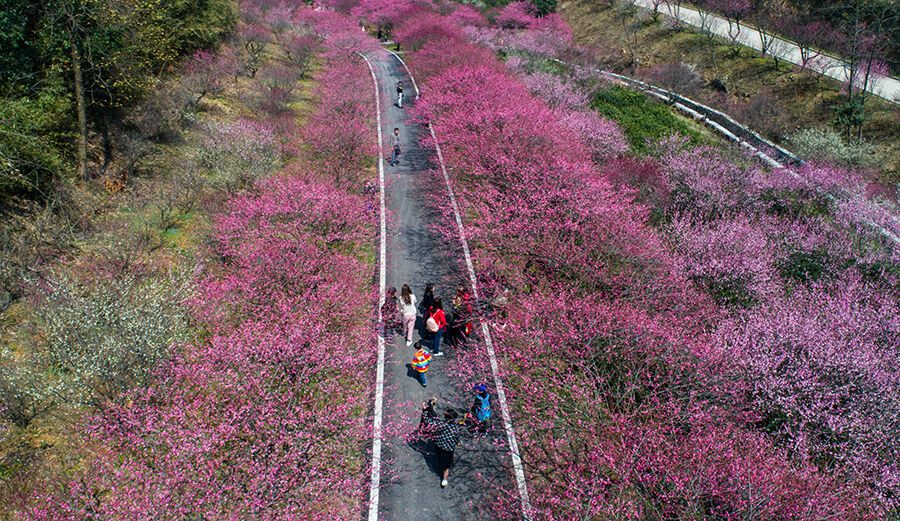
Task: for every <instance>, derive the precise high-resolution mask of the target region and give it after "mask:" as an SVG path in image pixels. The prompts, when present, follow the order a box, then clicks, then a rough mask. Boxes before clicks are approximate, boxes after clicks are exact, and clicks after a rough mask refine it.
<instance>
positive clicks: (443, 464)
mask: <svg viewBox="0 0 900 521" xmlns="http://www.w3.org/2000/svg"><path fill="white" fill-rule="evenodd" d="M468 417H469V414H468V413H466V415H465V416H463V418H462V420H460V419H459V414H458V413H457V412H456V410H455V409H452V408H448V409H447V411H446V412H445V413H444V419H443V420H442V419H439V418H438V415H437V413H436V412H435V411H434V399H433V398H432V399H431V400H429V401H428V402H425V403H423V404H422V420H423V422H424V423H425V425H426V426H428V427H429V429H431V430H432V431H433V438H434V445H435V447H436V448H437V462H438V472H440V473H441V488H444V487H446V486H447V478H448V477H449V476H450V467H452V466H453V453H454V451H455V450H456V446H457V445H459V435H460V433H461V432H462V429H463V423H465V420H466V419H467V418H468Z"/></svg>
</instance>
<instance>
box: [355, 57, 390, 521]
mask: <svg viewBox="0 0 900 521" xmlns="http://www.w3.org/2000/svg"><path fill="white" fill-rule="evenodd" d="M357 54H359V56H360V57H361V58H362V59H363V60H365V61H366V65H368V67H369V73H370V74H371V75H372V83H373V84H374V85H375V120H376V123H377V125H378V127H377V128H378V188H379V189H378V200H379V207H380V219H379V220H380V222H379V234H380V236H381V238H380V240H379V245H378V300H377V302H376V304H375V306H376V307H377V308H378V327H379V331H378V363H377V366H376V370H375V410H374V419H373V421H372V475H371V477H370V479H369V481H370V483H369V521H378V499H379V497H378V496H379V493H380V491H381V434H382V422H383V414H384V332H383V331H381V321H382V318H383V317H382V316H381V299H382V298H383V296H384V286H385V282H386V279H387V274H386V273H385V269H386V264H385V250H386V249H387V247H386V246H387V238H386V237H385V234H386V232H387V223H386V219H385V215H384V147H383V146H382V141H381V140H382V137H381V98H379V92H378V78H376V77H375V69H373V68H372V63H371V62H370V61H369V59H368V58H366V56H365V55H363V54H362V53H359V52H358V53H357Z"/></svg>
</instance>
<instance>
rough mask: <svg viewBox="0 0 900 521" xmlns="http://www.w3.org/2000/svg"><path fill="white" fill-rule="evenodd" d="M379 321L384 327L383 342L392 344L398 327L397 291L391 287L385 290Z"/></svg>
mask: <svg viewBox="0 0 900 521" xmlns="http://www.w3.org/2000/svg"><path fill="white" fill-rule="evenodd" d="M381 321H382V323H383V327H384V337H385V341H386V342H388V343H391V344H393V343H394V332H395V331H397V329H399V327H400V321H399V320H398V319H397V290H396V288H394V287H393V286H391V287H389V288H388V289H387V294H385V296H384V304H382V305H381Z"/></svg>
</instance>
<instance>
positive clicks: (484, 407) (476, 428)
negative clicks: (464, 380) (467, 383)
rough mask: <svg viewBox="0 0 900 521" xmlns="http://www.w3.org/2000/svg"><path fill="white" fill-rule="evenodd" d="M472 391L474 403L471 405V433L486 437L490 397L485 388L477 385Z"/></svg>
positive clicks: (489, 417) (489, 414) (489, 415)
mask: <svg viewBox="0 0 900 521" xmlns="http://www.w3.org/2000/svg"><path fill="white" fill-rule="evenodd" d="M473 390H474V391H475V401H474V402H473V403H472V421H473V426H472V427H473V428H472V433H473V434H475V433H478V434H481V435H482V436H487V430H488V426H489V425H488V424H489V423H490V420H491V395H490V394H488V392H487V386H486V385H484V384H477V385H476V386H475V387H474V388H473Z"/></svg>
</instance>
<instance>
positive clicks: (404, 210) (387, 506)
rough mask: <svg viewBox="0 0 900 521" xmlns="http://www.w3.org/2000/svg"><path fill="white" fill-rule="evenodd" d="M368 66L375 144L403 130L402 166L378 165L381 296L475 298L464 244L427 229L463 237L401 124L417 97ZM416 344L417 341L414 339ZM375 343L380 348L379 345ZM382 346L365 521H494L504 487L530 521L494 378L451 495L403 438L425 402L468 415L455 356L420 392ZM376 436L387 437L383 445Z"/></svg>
mask: <svg viewBox="0 0 900 521" xmlns="http://www.w3.org/2000/svg"><path fill="white" fill-rule="evenodd" d="M366 60H367V62H368V63H369V64H370V66H371V67H372V72H373V77H374V78H375V79H376V81H377V85H378V92H379V103H378V105H380V110H381V114H380V118H379V119H380V121H379V124H380V126H381V129H380V133H379V139H382V144H383V145H385V149H386V145H387V144H388V140H389V137H388V136H390V134H391V133H392V131H393V129H394V128H395V127H396V128H399V129H400V138H401V144H402V148H403V159H402V161H401V162H400V165H399V166H396V167H392V166H389V165H388V163H387V162H386V161H384V159H383V158H381V157H380V158H379V172H380V173H382V172H383V185H382V187H383V190H384V192H383V193H384V201H385V203H384V204H385V210H386V212H387V215H388V220H387V225H386V228H384V229H385V230H386V232H385V233H384V234H383V237H384V239H385V240H384V242H383V243H382V244H383V249H382V251H383V252H385V253H384V254H383V255H382V259H383V262H384V264H382V265H383V266H384V270H383V271H381V273H382V274H383V275H381V276H380V277H379V278H381V279H382V280H384V281H385V282H381V284H380V286H381V287H382V288H383V287H384V284H387V285H388V286H394V287H396V288H398V290H399V288H400V286H402V285H403V284H404V283H406V284H409V285H410V287H411V288H412V289H413V292H414V293H416V295H417V296H418V297H419V298H420V299H421V296H422V292H423V289H424V287H425V284H426V283H427V282H432V283H434V284H435V293H436V294H437V295H441V296H444V297H445V298H444V300H445V302H446V303H447V304H449V301H450V300H451V298H450V297H451V295H454V294H455V288H456V287H457V286H459V285H461V284H465V285H467V286H469V287H470V288H472V289H473V290H475V289H477V288H474V287H473V285H474V284H473V283H474V271H473V270H472V267H471V264H470V263H467V264H466V265H464V266H461V265H460V263H459V262H458V259H459V258H460V257H463V258H465V259H468V251H467V249H468V248H467V246H466V243H465V241H464V240H462V241H461V243H457V244H461V246H459V247H460V248H461V249H464V250H465V251H449V252H448V251H447V250H446V249H447V248H448V247H453V246H452V245H451V246H448V245H447V243H446V241H445V239H443V238H442V237H439V236H438V235H437V234H436V233H434V232H433V231H431V230H430V228H429V225H430V224H434V223H441V225H442V226H444V227H453V228H455V227H457V226H459V227H460V230H461V222H460V221H459V218H458V214H457V219H456V222H452V221H451V222H447V220H446V218H445V217H444V216H442V215H440V213H439V212H437V211H436V210H435V208H434V207H433V204H435V203H436V204H441V205H453V206H455V201H453V200H452V199H451V200H449V201H448V200H447V199H448V197H447V195H446V191H445V190H442V189H441V186H440V183H441V180H440V178H439V177H438V176H435V175H434V174H433V173H429V172H432V171H434V170H436V169H437V168H438V167H439V165H435V164H433V163H431V162H430V161H429V154H428V152H426V151H424V150H422V149H421V148H420V147H419V146H418V143H419V141H420V140H421V139H422V138H423V137H425V136H426V135H427V134H429V132H430V131H431V129H430V128H422V127H421V126H418V125H413V124H408V123H407V115H406V108H408V106H411V105H414V103H415V95H414V93H415V90H416V89H415V87H414V85H413V84H412V83H411V78H410V76H409V75H408V73H407V70H406V69H405V66H404V64H403V63H402V62H401V61H400V60H399V58H398V57H396V56H392V55H391V53H389V52H387V51H384V50H380V51H379V52H377V53H374V55H370V56H368V57H367V58H366ZM399 81H403V83H404V90H405V92H406V94H407V98H406V99H404V108H403V109H401V108H399V107H397V106H396V98H395V95H394V92H395V87H396V85H397V82H399ZM451 198H452V195H451ZM451 229H452V228H451ZM461 254H462V255H461ZM467 268H468V269H467ZM398 292H399V291H398ZM421 322H422V321H421V318H420V319H419V320H418V323H417V325H416V326H417V329H418V330H421V328H423V327H424V325H423V324H422V323H421ZM418 336H419V334H418V332H417V333H416V334H415V337H416V339H418ZM481 338H482V339H483V340H482V341H486V343H489V339H490V333H489V331H488V330H487V327H486V326H484V325H483V327H482V335H481ZM379 344H382V340H381V339H379ZM383 346H384V350H383V361H384V362H383V364H384V365H383V368H382V366H379V368H378V371H379V381H378V382H377V384H376V385H377V388H376V397H375V398H376V403H375V415H376V418H375V427H376V428H375V432H376V440H375V441H374V443H373V472H372V483H371V490H370V508H369V512H368V519H369V521H375V520H376V519H384V520H412V521H420V520H421V521H427V520H469V519H491V518H492V517H493V516H492V515H491V513H490V512H489V511H487V510H486V508H488V507H489V505H490V503H491V502H492V501H493V499H494V497H495V495H496V494H498V493H500V489H501V487H502V488H503V489H505V490H509V489H511V488H513V487H511V485H518V491H519V495H520V497H519V498H517V499H519V500H520V501H521V503H522V505H523V512H525V513H524V514H523V517H524V518H526V519H528V518H529V516H528V514H527V504H528V502H527V491H526V490H525V483H524V478H522V469H521V462H520V461H519V460H518V456H517V455H515V453H514V451H513V452H512V453H511V451H510V447H511V446H512V447H515V434H514V432H513V431H512V427H511V424H510V421H509V415H508V411H506V410H505V404H503V405H504V407H502V408H503V410H502V414H501V404H500V402H501V400H500V396H499V394H501V393H498V392H497V390H498V386H499V388H500V389H502V383H501V382H499V380H498V379H497V378H496V377H495V376H493V377H492V376H491V375H485V380H487V381H488V382H489V386H490V387H491V394H492V397H493V398H494V428H493V431H492V433H491V434H490V435H489V436H488V437H487V438H477V439H476V438H471V437H464V438H463V440H462V443H461V444H460V446H459V448H457V450H456V462H455V465H454V467H453V468H452V470H451V471H450V479H449V482H450V483H449V486H448V487H447V488H445V489H442V488H441V486H440V477H439V476H438V473H437V470H436V461H435V455H434V452H433V451H434V447H433V445H431V444H430V443H425V442H419V441H415V440H411V439H409V438H408V437H407V434H409V433H410V432H412V431H413V430H415V428H416V427H417V426H418V423H419V417H420V413H421V403H422V402H423V401H425V400H427V399H428V398H429V397H432V396H434V397H436V398H437V399H438V411H439V412H441V411H442V410H443V409H444V408H446V407H448V406H453V407H455V408H457V409H466V410H467V409H468V407H469V406H470V405H471V401H472V399H473V395H472V393H471V390H470V389H468V388H463V387H461V386H460V385H458V383H457V382H454V381H452V379H451V378H450V377H449V376H448V375H447V374H446V372H445V368H446V367H447V365H448V363H450V362H451V359H452V357H453V356H454V349H453V348H451V347H449V346H447V345H446V342H445V347H444V352H445V353H447V356H444V357H435V358H434V359H433V360H432V363H431V366H430V368H429V371H428V373H427V377H428V388H427V389H425V388H422V386H421V385H420V384H419V382H418V380H417V379H416V377H415V373H413V370H412V368H411V366H410V361H411V359H412V354H413V348H411V347H406V342H405V340H404V339H403V338H401V337H400V336H394V337H393V338H390V337H389V338H387V339H386V342H384V344H383ZM491 352H492V351H491ZM379 359H380V360H381V359H382V356H379ZM382 370H383V373H382ZM495 372H496V371H495ZM382 374H383V380H382V379H381V375H382ZM491 384H493V385H491ZM382 393H383V394H382ZM382 414H383V424H384V425H388V426H391V428H388V429H385V432H384V433H381V424H382V418H381V415H382ZM394 426H399V427H400V429H399V431H395V430H394V429H393V427H394ZM381 434H383V438H381V439H379V435H381ZM511 456H512V457H511Z"/></svg>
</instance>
